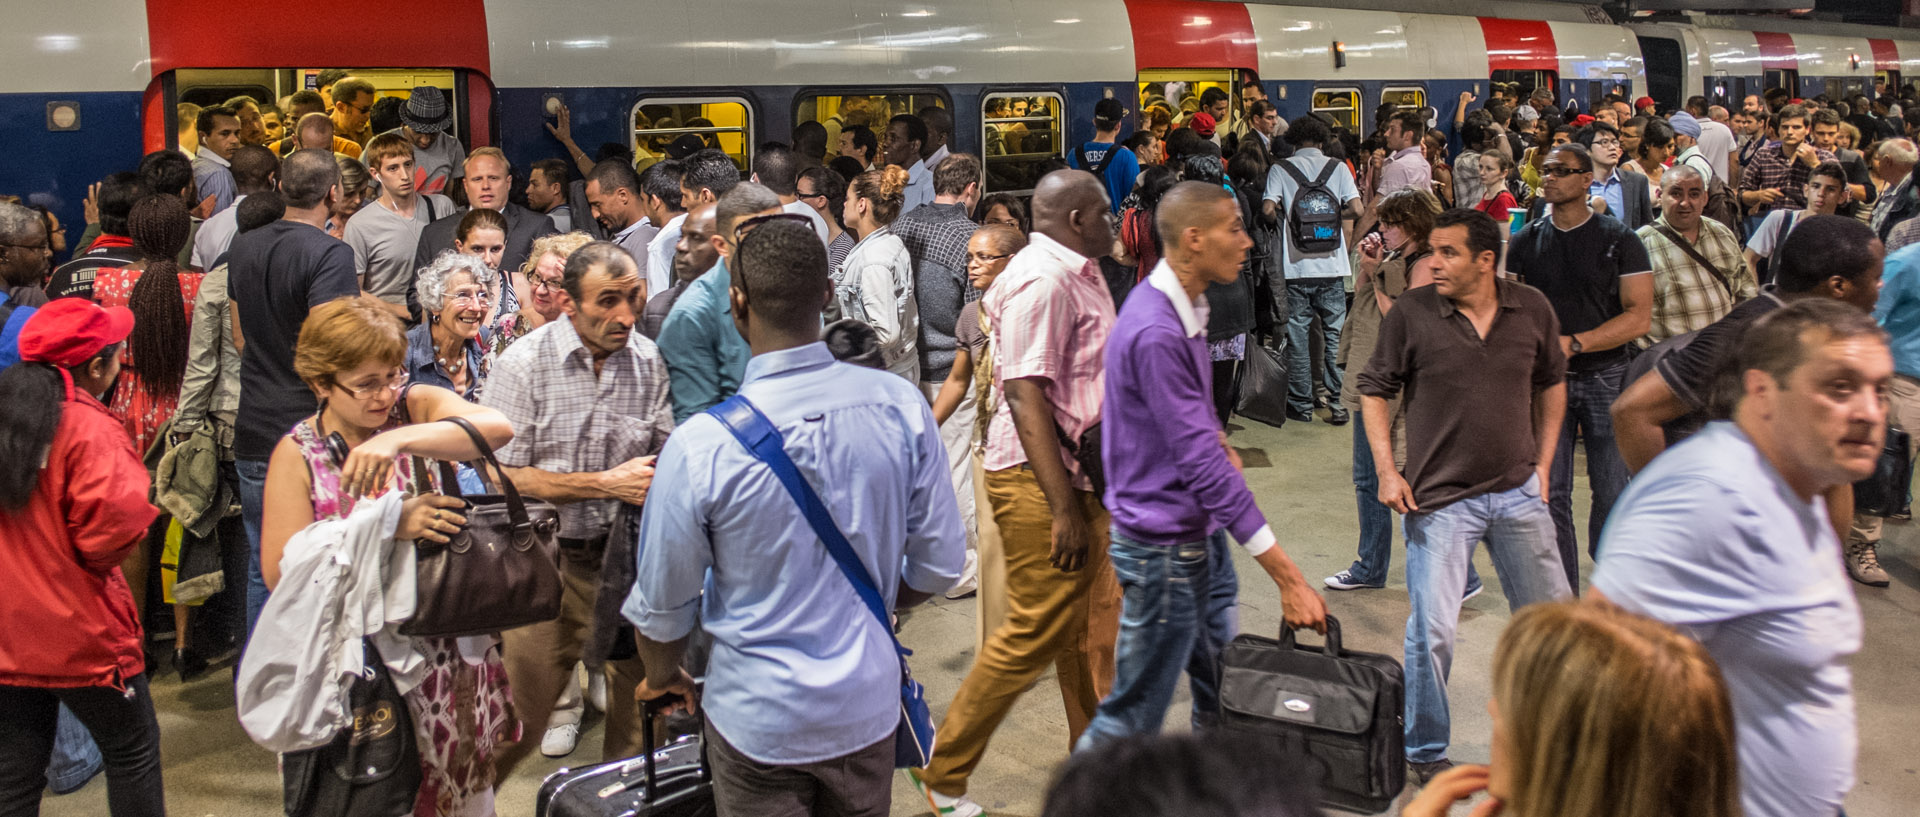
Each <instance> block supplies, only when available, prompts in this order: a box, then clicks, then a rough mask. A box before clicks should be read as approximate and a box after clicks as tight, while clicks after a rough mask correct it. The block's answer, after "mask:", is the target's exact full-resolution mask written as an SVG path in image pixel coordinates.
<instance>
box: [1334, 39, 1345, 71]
mask: <svg viewBox="0 0 1920 817" xmlns="http://www.w3.org/2000/svg"><path fill="white" fill-rule="evenodd" d="M1333 67H1335V68H1345V67H1347V44H1346V43H1343V42H1341V41H1339V40H1334V41H1333Z"/></svg>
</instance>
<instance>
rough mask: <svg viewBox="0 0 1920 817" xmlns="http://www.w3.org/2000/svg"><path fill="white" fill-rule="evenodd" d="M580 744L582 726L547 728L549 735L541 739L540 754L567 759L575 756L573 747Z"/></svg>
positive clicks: (573, 724)
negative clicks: (569, 756) (568, 756)
mask: <svg viewBox="0 0 1920 817" xmlns="http://www.w3.org/2000/svg"><path fill="white" fill-rule="evenodd" d="M579 743H580V724H577V723H563V724H559V725H557V726H549V727H547V734H546V736H545V737H543V738H541V739H540V754H543V755H546V756H547V757H566V756H567V755H570V754H573V747H574V746H577V745H579Z"/></svg>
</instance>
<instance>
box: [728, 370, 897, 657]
mask: <svg viewBox="0 0 1920 817" xmlns="http://www.w3.org/2000/svg"><path fill="white" fill-rule="evenodd" d="M706 413H707V414H708V415H709V416H711V417H713V419H715V420H719V421H720V424H721V425H723V426H726V429H727V431H729V432H731V433H732V434H733V438H734V439H736V440H739V441H740V444H741V445H743V446H746V448H747V451H749V452H751V453H752V454H753V456H754V458H755V459H758V460H760V461H761V462H762V463H765V464H766V466H767V468H769V469H771V470H772V471H773V475H774V477H775V478H777V479H779V480H780V484H781V485H782V486H785V487H786V489H787V494H788V495H789V496H791V497H793V501H794V502H795V503H796V504H798V505H799V506H800V513H801V515H803V516H805V517H806V518H807V524H808V525H810V526H812V528H813V532H814V534H815V535H817V536H819V537H820V541H821V542H822V543H823V544H825V545H826V546H827V554H828V555H830V556H832V557H833V562H834V564H836V565H839V566H840V572H841V573H842V574H844V575H845V576H846V577H847V581H848V582H850V583H852V584H853V589H854V592H855V593H858V594H859V595H860V601H861V602H862V603H864V604H865V605H866V606H867V611H868V612H870V613H872V614H873V617H874V620H876V621H878V622H880V629H881V630H883V631H885V632H886V634H887V637H888V638H891V639H893V647H894V649H896V650H899V651H900V656H901V657H900V668H901V670H902V671H905V670H906V665H907V659H906V656H908V655H911V654H912V651H911V650H908V649H907V648H906V647H904V646H902V645H901V644H900V639H899V638H897V637H895V636H894V634H893V619H892V617H891V616H888V615H887V605H886V602H885V601H883V600H882V599H881V597H880V590H879V588H878V587H876V586H875V585H874V581H873V574H871V573H868V572H867V566H866V565H865V564H862V563H861V562H860V557H859V556H857V555H855V554H854V552H853V545H852V544H851V543H849V542H848V541H847V537H846V536H845V535H843V534H842V533H841V532H840V526H839V525H837V524H835V523H834V521H833V516H832V514H830V513H829V512H828V511H827V506H826V504H825V503H823V502H821V501H820V495H819V494H817V493H815V492H814V490H813V486H812V485H811V484H809V483H808V482H807V480H806V478H805V477H802V476H800V469H799V468H797V467H795V466H794V464H793V458H791V457H788V456H787V449H786V440H785V439H784V438H782V437H781V436H780V430H779V429H777V428H774V427H773V423H772V421H769V420H768V419H767V415H765V414H762V413H760V409H759V407H757V406H755V405H754V404H753V401H751V400H748V399H747V398H745V397H743V396H741V395H739V394H735V395H734V396H732V397H729V398H727V399H725V400H723V401H721V402H720V404H719V405H716V406H714V407H712V408H709V409H707V411H706Z"/></svg>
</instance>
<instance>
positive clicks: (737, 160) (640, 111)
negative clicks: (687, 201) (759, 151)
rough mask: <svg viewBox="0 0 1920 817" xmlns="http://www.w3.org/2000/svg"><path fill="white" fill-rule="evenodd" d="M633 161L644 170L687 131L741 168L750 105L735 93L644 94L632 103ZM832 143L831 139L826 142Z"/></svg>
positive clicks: (747, 158)
mask: <svg viewBox="0 0 1920 817" xmlns="http://www.w3.org/2000/svg"><path fill="white" fill-rule="evenodd" d="M631 121H632V124H633V142H632V146H633V162H634V168H635V169H636V170H645V169H647V168H648V167H649V166H651V165H653V163H655V162H658V161H660V160H661V159H664V158H666V157H667V146H668V145H671V144H673V142H674V140H676V139H680V138H681V137H684V136H687V135H689V134H691V135H694V136H697V137H699V138H700V141H701V142H703V143H705V145H706V147H710V148H715V149H718V150H719V151H720V152H722V153H725V154H727V158H729V159H732V160H733V163H734V165H736V166H737V167H739V168H740V173H741V175H742V177H743V178H744V177H745V174H746V173H747V170H748V168H749V167H751V163H752V161H753V145H754V140H753V133H754V130H753V125H754V121H753V106H752V105H749V104H747V100H745V99H742V98H740V97H737V96H724V95H715V96H690V95H684V94H682V95H676V96H671V97H645V98H642V99H641V100H640V101H639V102H638V103H636V104H635V105H634V106H633V112H632V120H631ZM829 147H831V143H829Z"/></svg>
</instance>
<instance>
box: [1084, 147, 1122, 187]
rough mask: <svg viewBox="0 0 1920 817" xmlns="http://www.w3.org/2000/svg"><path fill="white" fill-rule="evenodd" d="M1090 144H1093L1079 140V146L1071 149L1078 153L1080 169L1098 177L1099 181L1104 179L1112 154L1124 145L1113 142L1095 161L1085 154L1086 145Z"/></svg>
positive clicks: (1111, 160)
mask: <svg viewBox="0 0 1920 817" xmlns="http://www.w3.org/2000/svg"><path fill="white" fill-rule="evenodd" d="M1090 144H1093V143H1092V142H1081V143H1080V146H1079V147H1077V148H1074V149H1073V152H1074V153H1075V154H1078V156H1079V159H1080V169H1081V170H1084V171H1087V172H1088V173H1092V174H1093V175H1095V176H1098V177H1100V180H1101V181H1106V178H1107V165H1110V164H1113V155H1114V154H1116V153H1119V152H1120V151H1122V150H1124V149H1125V146H1124V145H1122V144H1120V143H1119V142H1114V143H1113V147H1110V148H1107V153H1106V155H1105V156H1101V157H1100V161H1098V162H1095V161H1092V160H1091V159H1089V158H1088V156H1087V145H1090Z"/></svg>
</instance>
